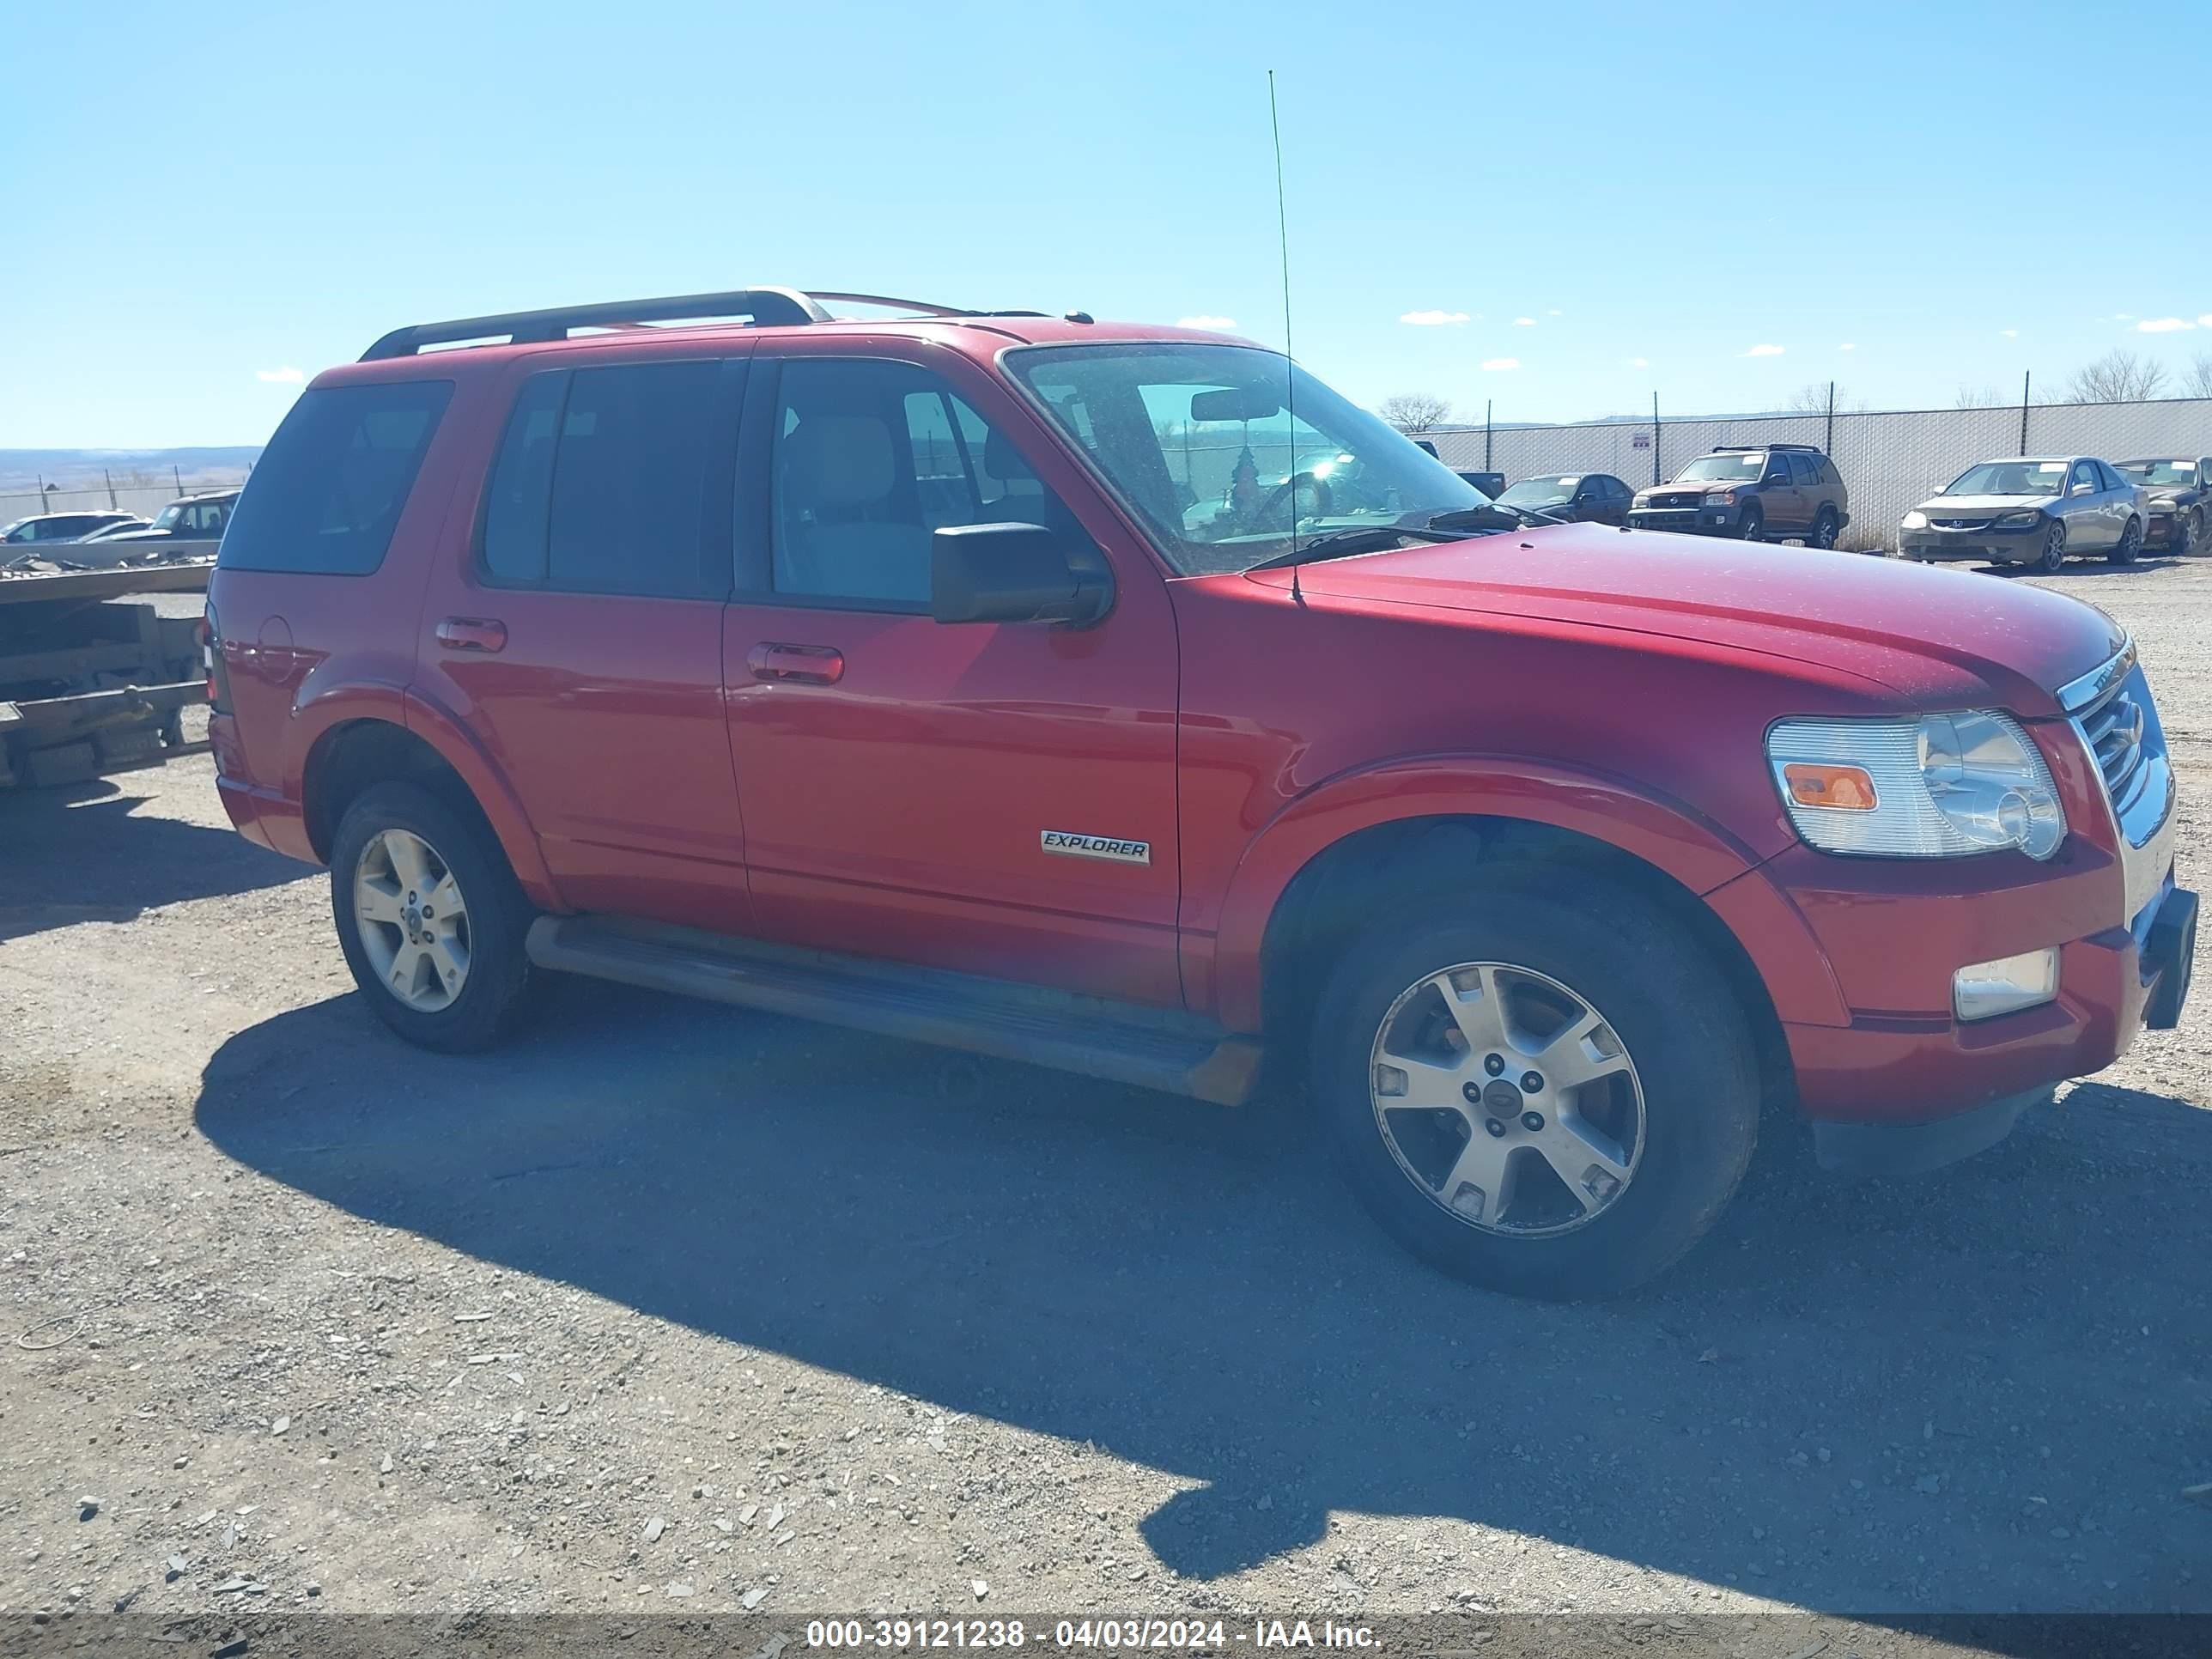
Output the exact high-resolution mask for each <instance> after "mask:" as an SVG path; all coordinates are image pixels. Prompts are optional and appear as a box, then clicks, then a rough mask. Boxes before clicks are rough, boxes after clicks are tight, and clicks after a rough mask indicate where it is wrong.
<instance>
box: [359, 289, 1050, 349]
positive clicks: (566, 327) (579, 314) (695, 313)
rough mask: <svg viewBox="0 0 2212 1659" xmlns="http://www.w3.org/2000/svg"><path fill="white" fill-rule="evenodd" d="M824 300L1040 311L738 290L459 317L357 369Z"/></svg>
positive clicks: (778, 320) (796, 318)
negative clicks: (464, 349)
mask: <svg viewBox="0 0 2212 1659" xmlns="http://www.w3.org/2000/svg"><path fill="white" fill-rule="evenodd" d="M824 300H836V301H843V302H845V303H847V304H848V305H870V306H892V307H897V308H899V309H901V310H903V311H911V312H915V313H918V314H920V315H921V316H924V317H987V316H996V317H1042V316H1043V315H1044V313H1042V312H1041V311H996V312H985V311H969V310H963V309H962V308H960V307H956V306H940V305H932V304H930V303H929V302H927V301H922V300H898V299H893V298H891V297H890V296H889V295H880V294H827V293H823V294H803V293H801V292H800V291H799V289H795V288H774V287H769V288H739V289H731V290H730V291H729V292H727V293H726V294H685V295H674V296H671V297H669V298H665V299H658V300H621V301H604V302H602V303H600V304H597V305H586V306H557V307H554V308H553V309H552V310H550V311H508V312H501V313H499V314H498V315H496V316H491V317H459V318H455V319H453V320H452V321H450V322H443V323H416V324H414V325H410V326H409V327H406V328H395V329H393V330H392V332H391V333H389V334H387V335H386V336H385V337H383V338H382V339H380V340H379V341H377V342H376V343H375V344H374V345H372V346H371V347H369V349H368V350H366V351H364V352H362V354H361V361H362V362H365V363H371V362H380V361H381V360H383V359H385V358H388V357H411V356H415V355H416V353H418V352H420V351H421V350H422V349H423V348H424V347H426V346H437V345H456V344H459V343H463V342H477V341H481V342H484V343H490V342H494V341H497V342H500V343H506V344H510V345H536V344H540V343H544V342H547V341H551V340H565V339H567V338H568V336H569V335H570V334H571V333H572V332H574V331H575V330H577V329H580V328H615V329H618V328H636V327H639V326H641V325H644V324H647V323H679V322H708V321H714V320H717V319H724V318H732V317H743V318H745V319H748V320H750V322H751V323H752V324H753V325H754V326H756V327H761V328H775V327H785V326H788V325H793V324H799V323H828V322H835V321H836V319H835V318H833V317H832V316H830V314H829V312H827V311H826V310H824V309H823V307H822V304H821V302H822V301H824Z"/></svg>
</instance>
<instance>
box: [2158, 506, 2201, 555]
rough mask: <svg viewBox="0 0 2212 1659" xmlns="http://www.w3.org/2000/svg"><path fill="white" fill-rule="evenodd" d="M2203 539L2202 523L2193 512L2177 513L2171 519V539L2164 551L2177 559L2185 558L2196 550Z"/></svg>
mask: <svg viewBox="0 0 2212 1659" xmlns="http://www.w3.org/2000/svg"><path fill="white" fill-rule="evenodd" d="M2203 537H2204V525H2203V520H2202V519H2200V518H2199V517H2198V516H2197V513H2195V512H2194V511H2191V512H2188V513H2176V514H2175V515H2174V519H2173V537H2172V540H2171V541H2169V542H2168V543H2167V544H2166V551H2167V552H2169V553H2171V554H2172V555H2173V556H2174V557H2176V558H2178V559H2179V558H2186V557H2187V556H2189V555H2190V554H2191V553H2194V552H2195V551H2196V550H2197V543H2198V542H2200V541H2202V540H2203Z"/></svg>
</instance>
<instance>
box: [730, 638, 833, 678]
mask: <svg viewBox="0 0 2212 1659" xmlns="http://www.w3.org/2000/svg"><path fill="white" fill-rule="evenodd" d="M745 666H746V667H747V668H749V669H750V670H751V671H752V677H753V678H755V679H757V680H797V681H799V682H800V683H801V684H807V685H835V684H837V682H838V681H839V680H842V679H843V678H845V653H843V652H842V651H839V650H838V649H836V647H834V646H827V645H779V644H777V643H776V642H775V641H773V640H763V641H762V642H761V643H760V644H758V645H757V646H755V647H753V648H752V649H751V650H750V651H748V652H747V653H745Z"/></svg>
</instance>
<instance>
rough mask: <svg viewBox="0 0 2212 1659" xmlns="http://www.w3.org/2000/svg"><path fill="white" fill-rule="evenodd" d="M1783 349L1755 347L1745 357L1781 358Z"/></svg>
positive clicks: (1767, 346) (1766, 346)
mask: <svg viewBox="0 0 2212 1659" xmlns="http://www.w3.org/2000/svg"><path fill="white" fill-rule="evenodd" d="M1743 355H1744V356H1747V357H1779V356H1781V355H1782V348H1781V347H1780V346H1778V345H1755V346H1753V347H1752V349H1750V350H1748V351H1747V352H1745V353H1744V354H1743Z"/></svg>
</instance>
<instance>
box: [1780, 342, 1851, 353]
mask: <svg viewBox="0 0 2212 1659" xmlns="http://www.w3.org/2000/svg"><path fill="white" fill-rule="evenodd" d="M1776 349H1777V350H1779V349H1780V348H1779V347H1777V348H1776ZM1836 349H1837V350H1838V351H1857V349H1859V348H1858V342H1857V341H1856V340H1846V341H1844V343H1843V344H1841V345H1839V346H1838V347H1837V348H1836Z"/></svg>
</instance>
